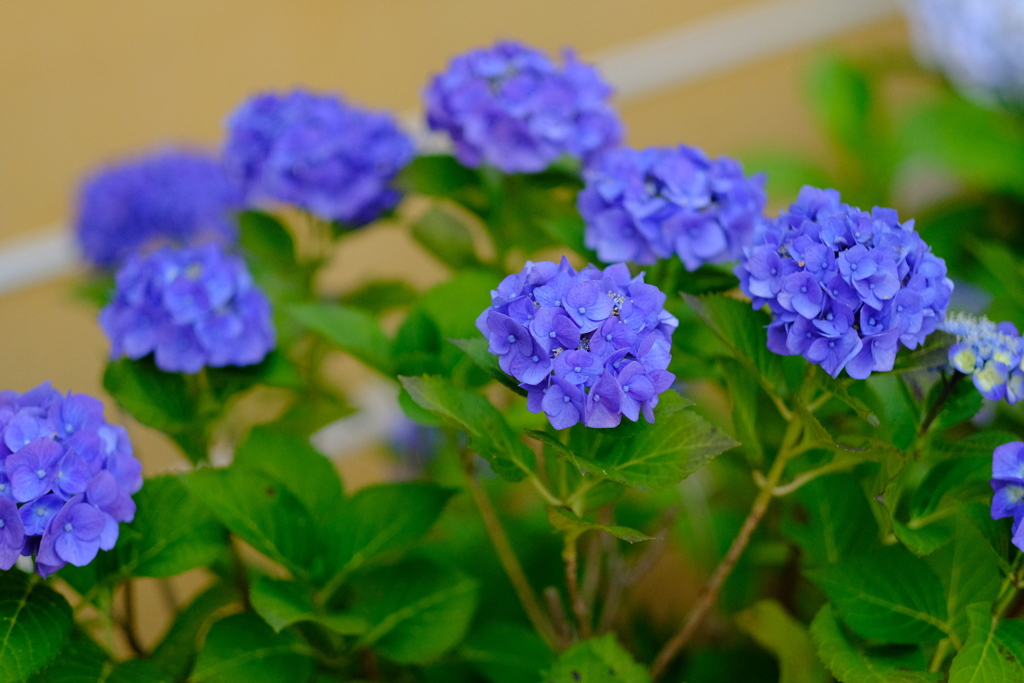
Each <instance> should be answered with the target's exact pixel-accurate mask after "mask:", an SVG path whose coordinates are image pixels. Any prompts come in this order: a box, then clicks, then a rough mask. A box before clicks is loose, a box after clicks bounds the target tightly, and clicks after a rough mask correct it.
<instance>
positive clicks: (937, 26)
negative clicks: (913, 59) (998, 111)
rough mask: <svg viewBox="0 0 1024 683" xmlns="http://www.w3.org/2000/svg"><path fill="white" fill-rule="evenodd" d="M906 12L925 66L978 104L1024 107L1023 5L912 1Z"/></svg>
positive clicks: (1001, 0) (1012, 0) (1016, 0)
mask: <svg viewBox="0 0 1024 683" xmlns="http://www.w3.org/2000/svg"><path fill="white" fill-rule="evenodd" d="M907 9H908V14H909V17H910V27H911V34H912V36H913V38H914V45H915V48H916V51H917V53H918V55H919V57H920V58H921V60H922V61H923V62H925V63H926V64H929V65H934V66H936V67H938V68H939V69H941V70H942V71H943V72H945V74H946V75H947V76H948V77H949V78H950V80H952V81H953V82H954V83H955V84H956V85H957V87H959V88H960V89H961V90H962V91H964V92H965V93H966V94H968V95H970V96H972V97H975V98H977V99H981V100H988V101H990V100H992V99H994V98H995V99H1002V100H1004V101H1008V102H1017V103H1019V102H1024V5H1022V4H1021V3H1020V0H985V2H977V0H910V2H908V3H907Z"/></svg>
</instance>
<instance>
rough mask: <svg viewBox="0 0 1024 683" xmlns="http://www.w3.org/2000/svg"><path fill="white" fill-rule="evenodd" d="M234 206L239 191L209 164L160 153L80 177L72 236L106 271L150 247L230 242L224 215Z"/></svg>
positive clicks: (231, 229)
mask: <svg viewBox="0 0 1024 683" xmlns="http://www.w3.org/2000/svg"><path fill="white" fill-rule="evenodd" d="M241 205H242V193H241V188H240V187H239V185H238V184H237V183H236V182H234V181H233V180H232V179H231V177H230V176H229V175H228V174H227V173H226V172H225V170H224V167H223V166H221V164H220V162H218V161H217V160H216V159H214V158H212V157H210V156H208V155H206V154H203V153H200V152H186V151H165V152H160V153H157V154H153V155H150V156H146V157H142V158H140V159H132V160H128V161H124V162H121V163H118V164H114V165H111V166H107V167H105V168H101V169H99V170H98V171H96V172H95V173H93V174H92V175H91V176H89V177H88V178H86V180H85V182H84V183H83V184H82V189H81V191H80V193H79V197H78V215H77V217H76V219H75V234H76V236H77V238H78V244H79V246H80V247H81V249H82V253H83V254H84V255H85V257H86V258H87V259H88V260H89V261H90V262H91V263H92V264H93V265H96V266H99V267H101V268H110V267H115V266H117V265H120V264H121V263H122V262H124V260H125V259H127V258H128V256H129V255H131V254H132V253H134V252H136V251H138V250H139V249H145V248H147V247H150V246H152V245H154V244H157V245H158V244H173V245H178V246H185V245H190V244H195V243H198V242H202V241H208V240H216V241H220V242H222V243H224V244H232V243H234V241H235V239H236V233H237V229H236V227H235V224H234V220H233V216H232V213H233V212H234V211H236V210H237V209H239V208H241Z"/></svg>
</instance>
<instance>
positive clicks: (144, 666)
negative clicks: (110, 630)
mask: <svg viewBox="0 0 1024 683" xmlns="http://www.w3.org/2000/svg"><path fill="white" fill-rule="evenodd" d="M103 683H171V679H170V678H168V677H167V676H166V675H164V672H162V671H161V670H160V669H159V668H157V666H156V665H155V664H153V662H151V661H149V660H148V659H130V660H128V661H127V662H121V663H120V664H118V665H117V666H115V667H114V669H113V670H112V671H111V672H110V674H109V675H108V676H107V677H106V678H104V679H103Z"/></svg>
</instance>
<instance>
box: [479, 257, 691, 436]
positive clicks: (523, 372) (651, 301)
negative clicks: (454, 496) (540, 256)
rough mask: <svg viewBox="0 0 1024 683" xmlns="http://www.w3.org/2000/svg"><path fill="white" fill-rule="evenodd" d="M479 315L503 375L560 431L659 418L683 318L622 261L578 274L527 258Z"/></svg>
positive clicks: (564, 265)
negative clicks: (670, 310) (657, 408)
mask: <svg viewBox="0 0 1024 683" xmlns="http://www.w3.org/2000/svg"><path fill="white" fill-rule="evenodd" d="M491 301H492V303H491V306H490V307H488V308H487V309H486V310H484V312H483V313H481V314H480V317H479V318H477V322H476V325H477V328H478V329H479V330H480V332H481V333H482V334H483V335H484V336H485V337H487V339H488V340H489V341H490V347H489V350H490V352H491V353H493V354H495V355H497V356H498V363H499V365H500V366H501V369H502V370H504V371H505V372H506V373H508V374H509V375H511V376H513V377H515V378H516V379H517V380H518V381H519V382H521V384H520V386H521V387H523V388H524V389H526V390H527V392H528V399H527V406H528V408H529V410H530V411H531V412H534V413H540V412H544V413H545V414H546V415H547V416H548V419H549V420H550V421H551V425H552V426H553V427H554V428H555V429H565V428H566V427H571V426H572V425H574V424H576V423H577V422H580V421H582V422H583V424H585V425H586V426H588V427H615V426H616V425H618V424H619V422H620V421H621V419H622V416H623V415H625V416H626V417H627V418H628V419H630V420H632V421H634V422H635V421H636V420H637V419H638V417H639V415H640V413H641V412H642V413H643V414H644V417H646V418H647V421H648V422H653V421H654V413H653V410H654V407H655V406H656V405H657V404H658V395H659V394H660V393H662V392H663V391H665V390H666V389H668V388H669V386H670V385H671V384H672V382H673V381H674V380H675V375H673V374H672V373H670V372H668V371H667V370H666V368H667V367H668V364H669V360H670V359H671V349H672V333H673V332H674V331H675V329H676V327H677V326H678V325H679V321H677V320H676V318H675V317H674V316H672V315H671V314H670V313H668V312H667V311H666V310H665V309H664V305H665V295H664V294H663V293H662V292H661V291H660V290H659V289H658V288H657V287H655V286H654V285H649V284H645V283H644V276H643V274H642V273H641V274H640V275H638V276H637V277H632V276H631V275H630V272H629V268H627V267H626V266H625V265H624V264H618V265H614V266H610V267H608V268H606V269H604V270H603V271H602V270H600V269H598V268H595V267H594V266H587V267H586V268H584V269H583V270H582V271H580V272H578V273H577V272H576V271H575V270H574V269H573V268H572V266H570V265H569V262H568V261H566V260H565V258H564V257H563V259H562V262H561V263H553V262H551V261H540V262H537V263H533V262H530V261H528V262H527V263H526V267H525V268H523V270H522V272H520V273H516V274H515V275H510V276H508V277H507V278H505V279H504V280H502V281H501V284H499V285H498V288H497V289H496V290H493V291H492V292H491Z"/></svg>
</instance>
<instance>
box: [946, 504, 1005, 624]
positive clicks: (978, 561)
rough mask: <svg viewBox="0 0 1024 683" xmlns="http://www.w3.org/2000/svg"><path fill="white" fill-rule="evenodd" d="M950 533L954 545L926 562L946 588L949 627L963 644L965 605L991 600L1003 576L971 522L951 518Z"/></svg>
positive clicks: (960, 518) (965, 616) (966, 620)
mask: <svg viewBox="0 0 1024 683" xmlns="http://www.w3.org/2000/svg"><path fill="white" fill-rule="evenodd" d="M953 531H954V535H953V543H951V544H950V545H947V546H946V547H944V548H942V549H941V550H939V551H937V552H935V553H933V554H932V555H931V556H930V557H929V558H928V563H929V564H930V565H931V566H932V568H933V569H934V570H935V572H936V573H937V574H938V575H939V578H940V579H941V580H942V585H943V587H944V588H945V591H946V609H947V611H948V613H949V624H950V628H952V630H953V632H954V633H956V634H957V637H959V638H960V640H961V641H963V640H964V639H966V638H967V632H968V630H969V628H970V624H969V623H968V619H967V616H968V611H967V606H968V605H971V604H973V603H976V602H992V601H994V600H995V599H996V598H997V597H998V595H999V590H1000V588H1001V587H1002V581H1003V574H1002V572H1001V571H1000V559H1001V558H1000V557H999V556H997V555H996V553H995V551H994V550H993V549H992V547H991V546H990V545H989V544H988V542H987V541H986V539H985V538H984V537H983V536H982V534H981V532H980V531H978V530H977V529H976V528H974V526H973V525H972V524H971V523H970V521H968V520H967V519H966V518H963V517H959V516H958V517H956V518H954V524H953Z"/></svg>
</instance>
